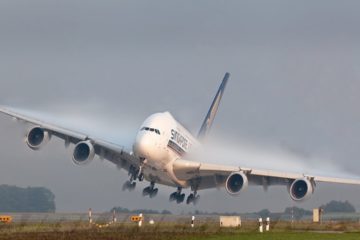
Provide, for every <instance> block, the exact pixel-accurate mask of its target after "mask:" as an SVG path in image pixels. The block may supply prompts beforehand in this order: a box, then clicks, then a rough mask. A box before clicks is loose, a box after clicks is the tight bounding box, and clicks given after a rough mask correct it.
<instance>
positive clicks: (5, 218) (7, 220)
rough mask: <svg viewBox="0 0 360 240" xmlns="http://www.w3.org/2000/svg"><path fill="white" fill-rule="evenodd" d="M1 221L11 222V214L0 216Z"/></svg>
mask: <svg viewBox="0 0 360 240" xmlns="http://www.w3.org/2000/svg"><path fill="white" fill-rule="evenodd" d="M0 222H1V223H11V222H12V217H11V216H0Z"/></svg>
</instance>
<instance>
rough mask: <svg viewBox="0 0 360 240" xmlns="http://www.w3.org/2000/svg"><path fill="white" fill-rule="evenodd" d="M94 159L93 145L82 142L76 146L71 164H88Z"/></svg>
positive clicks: (88, 142)
mask: <svg viewBox="0 0 360 240" xmlns="http://www.w3.org/2000/svg"><path fill="white" fill-rule="evenodd" d="M94 157H95V149H94V145H93V144H92V143H91V142H90V141H83V142H79V143H78V144H76V146H75V148H74V152H73V162H74V163H75V164H76V165H85V164H88V163H90V162H91V161H92V160H93V159H94Z"/></svg>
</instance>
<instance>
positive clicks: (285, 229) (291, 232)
mask: <svg viewBox="0 0 360 240" xmlns="http://www.w3.org/2000/svg"><path fill="white" fill-rule="evenodd" d="M3 239H6V240H7V239H11V240H20V239H26V240H35V239H36V240H41V239H46V240H52V239H54V240H55V239H56V240H62V239H64V240H65V239H66V240H68V239H76V240H85V239H86V240H95V239H96V240H110V239H111V240H140V239H141V240H147V239H151V240H165V239H171V240H176V239H190V240H205V239H211V240H233V239H241V240H247V239H251V240H265V239H266V240H282V239H284V240H302V239H306V240H308V239H310V240H312V239H314V240H317V239H319V240H335V239H336V240H359V239H360V224H359V223H357V222H350V223H347V222H342V223H339V222H333V223H326V224H322V225H317V224H311V223H306V222H304V223H296V224H294V225H292V224H291V223H288V222H277V223H274V225H273V227H272V231H271V232H268V233H262V234H261V233H258V231H257V223H256V222H246V223H244V224H243V227H242V228H234V229H227V228H220V227H219V226H218V225H217V224H202V225H197V226H195V228H190V226H189V224H176V223H159V224H156V225H154V226H149V225H145V226H144V227H142V228H138V227H137V226H135V225H134V224H129V223H118V224H116V225H112V226H110V227H105V228H99V227H95V226H94V225H92V226H89V224H87V223H84V222H62V223H17V224H10V225H0V240H3Z"/></svg>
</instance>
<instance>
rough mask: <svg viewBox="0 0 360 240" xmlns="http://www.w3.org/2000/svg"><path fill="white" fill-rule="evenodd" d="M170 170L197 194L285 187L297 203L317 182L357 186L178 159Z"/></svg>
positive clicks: (346, 181)
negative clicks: (252, 186) (209, 191)
mask: <svg viewBox="0 0 360 240" xmlns="http://www.w3.org/2000/svg"><path fill="white" fill-rule="evenodd" d="M173 169H174V173H175V175H176V176H177V177H178V178H179V179H181V180H186V181H188V184H189V185H190V186H191V187H192V188H196V189H197V190H201V189H208V188H219V187H225V188H226V190H227V191H228V192H229V193H230V194H232V195H235V194H238V193H239V192H240V191H241V190H243V189H245V188H246V187H247V185H248V184H249V185H259V186H263V187H264V189H265V190H266V189H267V187H268V186H271V185H285V186H288V189H289V192H290V195H291V197H292V198H293V199H294V200H297V201H300V200H303V197H305V195H304V196H302V195H301V194H300V193H299V194H300V195H297V193H298V192H297V191H304V189H306V193H310V192H311V193H312V192H313V191H314V188H315V186H316V183H317V182H326V183H340V184H354V185H360V179H351V178H332V177H323V176H316V175H308V174H302V173H291V172H282V171H272V170H262V169H254V168H242V167H232V166H224V165H218V164H207V163H200V162H193V161H188V160H181V159H179V160H176V161H175V162H174V164H173ZM232 184H233V185H234V186H233V187H234V188H233V189H232V186H231V185H232Z"/></svg>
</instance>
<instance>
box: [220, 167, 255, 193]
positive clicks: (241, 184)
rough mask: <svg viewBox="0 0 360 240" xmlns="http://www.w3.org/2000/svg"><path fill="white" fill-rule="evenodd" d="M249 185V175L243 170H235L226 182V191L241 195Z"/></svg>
mask: <svg viewBox="0 0 360 240" xmlns="http://www.w3.org/2000/svg"><path fill="white" fill-rule="evenodd" d="M248 185H249V181H248V178H247V176H246V175H245V174H244V173H243V172H235V173H232V174H230V176H229V177H228V178H227V180H226V183H225V188H226V191H227V192H228V193H229V194H230V195H233V196H235V195H239V194H240V192H241V191H245V190H246V189H247V187H248Z"/></svg>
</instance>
